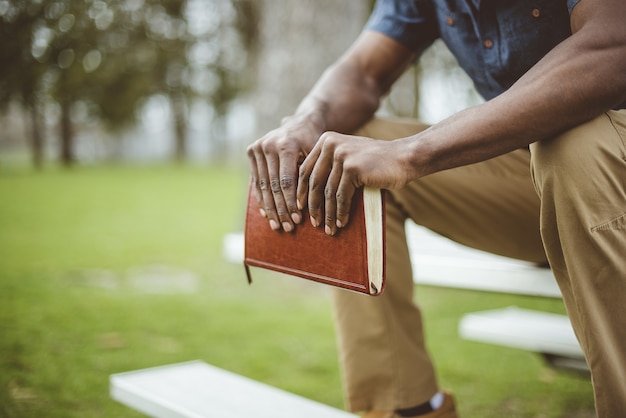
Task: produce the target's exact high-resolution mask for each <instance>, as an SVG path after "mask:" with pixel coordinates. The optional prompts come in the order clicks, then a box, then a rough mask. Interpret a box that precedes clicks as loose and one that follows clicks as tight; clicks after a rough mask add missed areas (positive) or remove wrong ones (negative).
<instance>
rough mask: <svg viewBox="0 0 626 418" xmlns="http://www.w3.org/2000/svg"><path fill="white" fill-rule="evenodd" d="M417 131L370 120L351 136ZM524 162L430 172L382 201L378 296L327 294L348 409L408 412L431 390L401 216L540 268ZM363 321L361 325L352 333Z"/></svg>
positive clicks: (503, 160) (524, 158) (535, 206)
mask: <svg viewBox="0 0 626 418" xmlns="http://www.w3.org/2000/svg"><path fill="white" fill-rule="evenodd" d="M424 128H425V126H424V125H419V124H417V123H414V122H409V121H385V120H381V119H374V120H373V121H371V122H370V123H369V124H367V125H366V126H365V127H364V128H363V129H362V130H361V131H359V132H358V134H359V135H364V136H369V137H373V138H377V139H394V138H400V137H404V136H409V135H412V134H415V133H417V132H419V131H420V130H422V129H424ZM529 160H530V154H529V152H528V151H526V150H520V151H515V152H513V153H510V154H508V155H505V156H502V157H498V158H496V159H492V160H490V161H487V162H484V163H480V164H474V165H471V166H467V167H461V168H458V169H454V170H447V171H444V172H441V173H436V174H432V175H430V176H427V177H424V178H422V179H420V180H419V181H416V182H413V183H411V184H409V185H407V186H406V187H405V188H403V189H402V190H397V191H393V192H392V193H389V194H388V200H387V278H388V282H387V287H386V290H385V293H384V294H383V295H381V296H378V297H367V296H363V295H358V294H354V293H351V292H347V291H343V290H335V291H334V293H333V296H334V298H333V300H334V308H335V318H336V326H337V333H338V341H339V351H340V362H341V367H342V372H343V376H344V386H345V391H346V399H347V404H348V408H349V409H350V410H352V411H363V410H371V409H378V410H393V409H397V408H406V407H411V406H414V405H417V404H420V403H422V402H425V401H427V400H428V399H430V397H432V395H433V394H434V393H435V392H436V391H437V390H438V387H437V380H436V376H435V370H434V367H433V364H432V362H431V360H430V357H429V354H428V351H427V349H426V345H425V341H424V333H423V324H422V316H421V311H420V309H419V306H418V305H417V304H415V303H414V301H413V289H414V287H413V274H412V270H411V264H410V259H409V253H408V249H407V244H406V237H405V234H404V224H405V221H406V219H407V218H411V219H413V220H414V221H415V222H417V223H418V224H421V225H424V226H426V227H428V228H430V229H432V230H434V231H435V232H438V233H440V234H443V235H445V236H448V237H450V238H452V239H455V240H457V241H459V242H461V243H464V244H466V245H470V246H473V247H475V248H479V249H483V250H487V251H492V252H494V253H497V254H501V255H507V256H510V257H516V258H520V259H524V260H530V261H536V262H545V255H544V252H543V248H542V245H541V239H540V236H539V199H538V197H537V195H536V193H535V190H534V188H533V185H532V182H531V179H530V170H529ZM418 268H419V266H418ZM362 322H366V323H367V324H368V327H367V328H364V327H354V326H352V324H356V323H362Z"/></svg>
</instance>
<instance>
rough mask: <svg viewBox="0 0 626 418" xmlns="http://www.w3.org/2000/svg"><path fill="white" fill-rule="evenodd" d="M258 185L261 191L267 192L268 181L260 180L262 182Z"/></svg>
mask: <svg viewBox="0 0 626 418" xmlns="http://www.w3.org/2000/svg"><path fill="white" fill-rule="evenodd" d="M257 185H258V186H259V189H261V191H263V192H264V191H266V190H267V181H266V180H264V179H260V180H259V181H258V182H257Z"/></svg>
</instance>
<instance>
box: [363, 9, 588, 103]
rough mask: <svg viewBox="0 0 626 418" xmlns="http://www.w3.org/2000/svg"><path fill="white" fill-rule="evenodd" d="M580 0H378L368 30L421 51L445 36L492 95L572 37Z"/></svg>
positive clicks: (485, 94) (469, 71) (484, 93)
mask: <svg viewBox="0 0 626 418" xmlns="http://www.w3.org/2000/svg"><path fill="white" fill-rule="evenodd" d="M579 1H580V0H482V1H481V0H378V2H377V4H376V7H375V8H374V11H373V13H372V16H371V17H370V19H369V21H368V23H367V26H366V28H367V29H370V30H374V31H377V32H382V33H384V34H386V35H388V36H390V37H392V38H394V39H396V40H397V41H398V42H400V43H402V44H403V45H405V46H406V47H408V48H410V49H411V50H414V51H416V52H417V53H418V54H421V52H423V51H424V49H426V48H427V47H428V46H429V45H430V44H431V43H432V42H433V41H434V40H435V39H438V38H441V39H443V41H444V42H445V44H446V45H447V46H448V48H449V49H450V51H451V52H452V53H453V54H454V56H455V57H456V58H457V60H458V62H459V64H460V66H461V67H462V68H463V69H464V70H465V71H466V72H467V74H468V75H469V76H470V77H471V79H472V80H473V81H474V84H475V86H476V89H477V90H478V92H479V93H480V94H481V95H482V96H483V97H484V98H485V99H491V98H493V97H495V96H497V95H499V94H500V93H502V92H504V91H505V90H507V89H508V88H509V87H511V85H513V83H515V82H516V81H517V80H518V79H519V78H520V77H521V76H522V75H523V74H524V73H526V72H527V71H528V70H529V69H530V68H531V67H532V66H533V65H535V63H537V61H539V60H540V59H541V58H542V57H543V56H544V55H545V54H546V53H547V52H548V51H550V50H551V49H552V48H554V47H555V46H556V45H557V44H558V43H560V42H561V41H563V40H564V39H565V38H567V37H568V36H570V35H571V29H570V13H571V11H572V9H573V8H574V6H576V4H577V3H578V2H579Z"/></svg>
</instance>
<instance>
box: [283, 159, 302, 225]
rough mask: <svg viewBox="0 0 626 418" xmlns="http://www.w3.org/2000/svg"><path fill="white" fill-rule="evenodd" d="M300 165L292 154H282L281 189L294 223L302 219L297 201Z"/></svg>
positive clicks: (288, 212)
mask: <svg viewBox="0 0 626 418" xmlns="http://www.w3.org/2000/svg"><path fill="white" fill-rule="evenodd" d="M297 170H298V165H297V164H296V161H295V158H293V156H292V155H291V154H288V155H286V156H285V157H283V156H281V164H280V189H281V191H282V195H283V198H284V201H285V205H286V207H287V214H288V215H289V217H290V218H291V221H292V222H293V223H294V224H299V223H300V221H301V220H302V217H301V214H300V210H299V209H298V204H297V201H296V187H297V174H298V171H297Z"/></svg>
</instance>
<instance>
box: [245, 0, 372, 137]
mask: <svg viewBox="0 0 626 418" xmlns="http://www.w3.org/2000/svg"><path fill="white" fill-rule="evenodd" d="M369 3H370V2H369V1H364V0H350V1H336V0H299V1H293V0H262V1H261V2H260V3H259V5H260V6H259V11H260V21H259V43H258V45H259V53H258V59H259V63H258V76H257V87H256V104H257V105H256V109H257V132H256V133H257V136H258V135H263V134H265V133H266V132H268V131H269V130H271V129H273V128H275V127H276V126H278V124H279V123H280V120H281V119H282V118H283V117H284V116H287V115H290V114H292V113H293V111H294V110H295V109H296V106H297V105H298V103H299V102H300V100H302V98H303V97H304V95H305V94H306V93H307V92H308V91H309V90H310V89H311V87H313V84H314V83H315V81H316V80H317V79H318V78H319V76H320V75H321V74H322V72H323V71H324V69H325V68H326V67H327V66H328V65H329V64H331V63H332V62H333V61H335V60H336V59H337V58H339V56H340V55H341V54H342V53H343V52H344V51H345V50H346V48H347V47H348V46H349V45H350V44H351V43H352V42H353V41H354V40H355V39H356V38H357V36H358V35H359V33H360V32H361V30H362V29H363V25H364V24H365V22H366V20H367V17H368V16H369V12H370V7H371V5H370V4H369ZM251 139H255V138H251Z"/></svg>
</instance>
